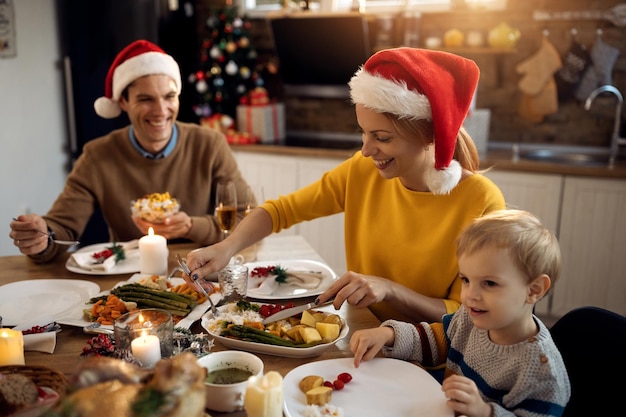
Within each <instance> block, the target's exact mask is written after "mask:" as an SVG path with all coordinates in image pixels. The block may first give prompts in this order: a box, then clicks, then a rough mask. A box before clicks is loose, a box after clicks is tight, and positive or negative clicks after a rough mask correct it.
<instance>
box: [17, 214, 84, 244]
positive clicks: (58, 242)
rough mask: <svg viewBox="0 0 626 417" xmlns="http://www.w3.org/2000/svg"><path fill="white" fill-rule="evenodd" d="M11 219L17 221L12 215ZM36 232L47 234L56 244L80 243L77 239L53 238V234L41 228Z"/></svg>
mask: <svg viewBox="0 0 626 417" xmlns="http://www.w3.org/2000/svg"><path fill="white" fill-rule="evenodd" d="M13 220H15V221H16V222H19V220H18V219H16V218H15V217H13ZM37 233H41V234H42V235H44V236H48V237H49V238H50V240H52V241H53V242H54V243H56V244H57V245H63V246H74V245H79V244H80V241H78V240H59V239H55V238H54V234H51V233H49V232H42V231H41V230H37Z"/></svg>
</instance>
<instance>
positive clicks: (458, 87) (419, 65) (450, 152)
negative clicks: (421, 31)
mask: <svg viewBox="0 0 626 417" xmlns="http://www.w3.org/2000/svg"><path fill="white" fill-rule="evenodd" d="M479 77H480V71H479V69H478V66H477V65H476V63H475V62H474V61H471V60H469V59H466V58H463V57H460V56H458V55H454V54H450V53H447V52H441V51H433V50H428V49H417V48H395V49H386V50H382V51H379V52H377V53H375V54H374V55H372V56H371V57H370V58H369V59H368V60H367V62H366V63H365V65H363V66H362V67H361V68H360V69H359V70H358V71H357V72H356V73H355V74H354V76H353V77H352V79H351V80H350V83H349V86H350V95H351V98H352V102H353V103H354V104H362V105H364V106H365V107H367V108H370V109H372V110H374V111H377V112H381V113H391V114H394V115H396V116H398V117H399V118H401V119H412V120H422V119H423V120H428V121H432V123H433V130H434V136H435V137H434V140H435V142H434V144H435V162H434V166H433V168H432V169H430V170H429V171H428V172H427V175H426V182H427V185H428V187H429V189H430V191H431V192H432V193H434V194H448V193H449V192H450V191H451V190H452V189H453V188H454V187H455V186H456V185H457V184H458V183H459V181H460V179H461V174H462V171H463V170H462V168H461V164H459V162H458V161H455V160H453V159H452V158H453V156H454V148H455V146H456V138H457V135H458V133H459V130H460V128H461V126H462V125H463V122H464V121H465V117H466V116H467V113H468V111H469V108H470V105H471V102H472V98H473V96H474V91H475V90H476V86H477V84H478V79H479Z"/></svg>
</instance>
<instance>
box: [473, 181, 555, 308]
mask: <svg viewBox="0 0 626 417" xmlns="http://www.w3.org/2000/svg"><path fill="white" fill-rule="evenodd" d="M485 176H486V177H488V178H490V179H491V180H492V181H493V182H494V183H496V184H497V185H498V187H499V188H500V190H501V191H502V194H503V195H504V200H505V201H506V205H507V208H510V209H520V210H526V211H530V212H531V213H533V214H534V215H535V216H537V217H538V218H539V219H540V220H541V222H542V223H543V225H544V226H546V227H547V228H548V229H549V230H551V231H552V233H554V234H555V235H556V236H558V235H559V233H558V232H559V217H560V211H561V190H562V188H563V180H564V177H563V175H553V174H532V173H531V174H529V173H517V172H510V171H495V170H492V171H488V172H486V173H485ZM550 298H551V296H548V297H545V298H544V299H543V300H541V301H540V302H539V303H537V305H536V306H535V312H536V313H538V314H544V315H547V314H549V313H550Z"/></svg>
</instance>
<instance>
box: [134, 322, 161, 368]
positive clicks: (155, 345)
mask: <svg viewBox="0 0 626 417" xmlns="http://www.w3.org/2000/svg"><path fill="white" fill-rule="evenodd" d="M130 349H131V351H132V352H133V356H134V357H135V359H137V360H138V361H139V362H140V363H141V365H142V366H145V367H147V368H151V367H152V366H154V364H155V363H157V362H158V361H159V360H161V345H160V342H159V338H158V337H156V336H155V335H152V334H146V332H145V331H144V332H143V333H142V335H141V336H139V337H138V338H136V339H134V340H133V341H132V342H130Z"/></svg>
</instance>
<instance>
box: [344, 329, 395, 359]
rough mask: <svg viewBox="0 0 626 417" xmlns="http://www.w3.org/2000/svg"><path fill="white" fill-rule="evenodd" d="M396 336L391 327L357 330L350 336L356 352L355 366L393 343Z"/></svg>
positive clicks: (353, 350)
mask: <svg viewBox="0 0 626 417" xmlns="http://www.w3.org/2000/svg"><path fill="white" fill-rule="evenodd" d="M395 338H396V336H395V333H394V332H393V329H392V328H391V327H387V326H383V327H377V328H374V329H365V330H357V331H356V332H354V334H353V335H352V337H351V338H350V350H351V351H352V353H354V367H355V368H358V367H359V365H360V363H361V361H364V362H365V361H369V360H370V359H373V358H374V357H375V356H376V354H377V353H378V352H379V351H380V350H381V349H382V348H383V346H385V345H388V346H391V345H393V342H394V340H395Z"/></svg>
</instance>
